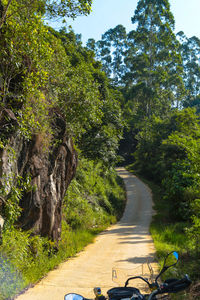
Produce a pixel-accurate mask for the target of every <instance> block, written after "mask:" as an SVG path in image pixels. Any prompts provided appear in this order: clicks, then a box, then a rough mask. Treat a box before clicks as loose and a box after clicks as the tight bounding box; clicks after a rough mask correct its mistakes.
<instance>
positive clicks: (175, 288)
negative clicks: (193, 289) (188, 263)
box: [162, 275, 191, 293]
mask: <svg viewBox="0 0 200 300" xmlns="http://www.w3.org/2000/svg"><path fill="white" fill-rule="evenodd" d="M190 284H191V280H190V279H189V277H188V276H187V275H185V277H184V278H182V279H174V278H173V279H168V280H166V281H165V282H164V285H163V287H162V293H177V292H180V291H183V290H185V289H186V288H188V287H189V286H190Z"/></svg>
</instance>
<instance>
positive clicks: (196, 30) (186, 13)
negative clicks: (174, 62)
mask: <svg viewBox="0 0 200 300" xmlns="http://www.w3.org/2000/svg"><path fill="white" fill-rule="evenodd" d="M137 2H138V1H137V0H93V4H92V12H91V13H90V15H89V16H80V17H77V18H76V19H75V21H73V20H69V22H68V23H67V24H68V25H72V28H73V30H74V31H75V33H78V34H82V41H83V44H85V43H86V41H87V40H88V39H89V38H94V39H95V40H96V41H97V40H100V39H101V35H102V34H103V33H105V32H106V31H107V30H108V29H110V28H114V27H115V26H117V25H119V24H122V25H123V26H124V27H126V29H127V32H129V31H131V30H132V29H133V25H132V23H131V17H132V16H133V15H134V11H135V8H136V6H137ZM169 2H170V5H171V12H172V13H173V15H174V18H175V32H178V31H183V32H184V33H185V35H186V36H187V37H192V36H193V35H195V36H197V37H198V38H200V16H199V14H200V0H169ZM52 26H53V27H54V28H55V29H59V26H58V24H57V25H56V24H53V25H52Z"/></svg>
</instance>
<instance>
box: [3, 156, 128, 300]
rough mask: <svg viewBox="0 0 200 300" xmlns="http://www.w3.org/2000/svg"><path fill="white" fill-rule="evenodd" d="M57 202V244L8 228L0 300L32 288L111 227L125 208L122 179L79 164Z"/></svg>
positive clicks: (95, 166) (5, 232)
mask: <svg viewBox="0 0 200 300" xmlns="http://www.w3.org/2000/svg"><path fill="white" fill-rule="evenodd" d="M80 165H81V167H80V168H79V170H78V172H77V177H76V179H75V180H74V181H73V182H72V183H71V185H70V188H69V190H68V193H67V194H66V197H65V199H64V201H63V218H62V219H63V221H62V235H61V240H60V241H59V243H58V244H56V243H55V242H52V241H50V240H48V239H47V238H42V237H40V236H34V235H33V234H32V232H30V231H29V232H24V231H22V230H20V229H17V228H15V227H14V226H10V227H7V228H5V229H4V232H3V243H2V245H1V246H0V300H5V299H10V298H12V297H14V296H15V295H16V294H18V293H19V292H21V291H22V290H23V289H24V288H26V287H28V286H31V285H33V284H35V283H36V282H37V281H39V280H40V279H41V278H42V277H43V276H45V275H46V274H47V273H48V272H49V271H50V270H52V269H54V268H55V267H57V266H58V265H59V264H60V263H61V262H63V261H66V260H67V259H69V258H70V257H73V256H75V255H76V254H77V253H78V252H80V251H81V250H82V249H83V248H84V247H85V246H86V245H88V244H89V243H92V242H93V241H94V238H95V237H96V235H97V234H98V233H100V232H102V231H103V230H105V229H106V228H107V227H108V226H109V225H111V224H113V223H115V222H116V221H117V220H118V219H119V218H120V216H121V213H122V211H123V208H124V206H125V200H126V197H125V191H124V187H123V182H122V180H121V179H120V178H119V177H118V176H117V174H116V172H115V171H114V170H110V171H108V170H107V171H106V170H105V169H104V170H103V171H102V166H101V164H94V163H93V162H88V161H85V160H82V162H81V164H80Z"/></svg>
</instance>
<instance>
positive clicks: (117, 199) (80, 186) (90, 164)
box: [64, 158, 125, 229]
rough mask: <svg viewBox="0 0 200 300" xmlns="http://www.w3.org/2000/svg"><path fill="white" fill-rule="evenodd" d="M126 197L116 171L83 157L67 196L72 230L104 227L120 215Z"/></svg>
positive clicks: (67, 212)
mask: <svg viewBox="0 0 200 300" xmlns="http://www.w3.org/2000/svg"><path fill="white" fill-rule="evenodd" d="M124 198H125V195H124V192H123V190H122V188H121V187H120V186H119V182H118V179H117V177H116V174H115V172H114V171H113V170H108V169H107V168H105V167H104V166H103V165H102V163H100V162H99V163H96V162H94V161H88V160H85V159H83V158H82V159H81V161H80V162H79V167H78V170H77V173H76V178H75V179H74V180H73V182H72V183H71V185H70V187H69V189H68V191H67V194H66V197H65V205H64V218H65V220H66V222H67V223H68V224H69V225H70V227H71V228H72V229H77V228H83V229H85V228H95V227H96V226H104V225H105V224H109V223H110V222H111V223H113V222H115V220H116V218H115V217H114V216H117V217H118V218H119V217H120V216H121V212H122V211H123V207H124Z"/></svg>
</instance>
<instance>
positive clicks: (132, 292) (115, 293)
mask: <svg viewBox="0 0 200 300" xmlns="http://www.w3.org/2000/svg"><path fill="white" fill-rule="evenodd" d="M107 294H108V297H109V300H120V299H124V298H131V297H132V299H133V300H143V299H144V297H143V296H142V295H141V294H140V291H139V290H138V289H136V288H134V287H116V288H112V289H110V290H108V291H107Z"/></svg>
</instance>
